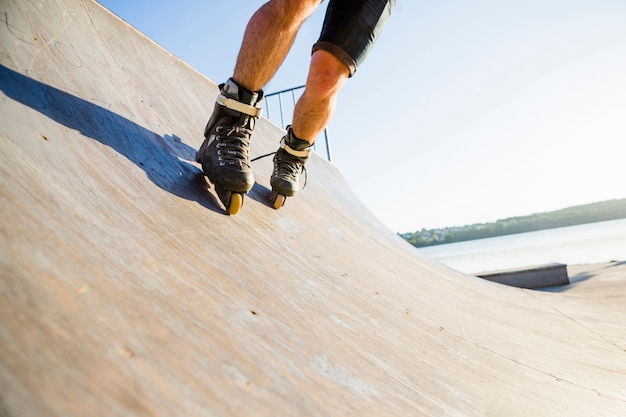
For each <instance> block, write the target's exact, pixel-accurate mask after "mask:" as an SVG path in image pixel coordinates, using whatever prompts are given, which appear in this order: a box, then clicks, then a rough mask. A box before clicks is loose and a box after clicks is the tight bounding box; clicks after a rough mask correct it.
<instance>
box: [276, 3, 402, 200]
mask: <svg viewBox="0 0 626 417" xmlns="http://www.w3.org/2000/svg"><path fill="white" fill-rule="evenodd" d="M394 4H395V0H362V1H353V0H329V4H328V8H327V10H326V17H325V18H324V25H323V27H322V33H321V34H320V38H319V40H318V41H317V43H316V44H315V45H314V46H313V51H314V52H313V56H312V58H311V66H310V69H309V76H308V78H307V83H306V88H305V91H304V93H303V95H302V96H301V97H300V99H299V100H298V102H297V103H296V108H295V110H294V117H293V123H292V126H291V127H289V128H288V129H287V134H286V135H285V136H284V137H283V139H282V141H281V144H280V148H279V149H278V151H277V152H276V156H275V157H274V171H273V172H272V176H271V178H270V183H271V185H272V195H273V201H272V205H273V206H274V208H276V209H278V208H280V207H281V206H282V205H283V204H284V202H285V199H286V197H288V196H293V195H295V194H296V193H297V192H298V190H299V188H300V185H299V177H300V173H301V172H302V171H303V169H304V164H305V163H306V161H307V159H308V156H309V154H310V152H311V147H312V144H313V141H314V140H315V137H316V136H317V135H318V134H319V133H320V132H321V131H322V130H323V129H324V127H325V126H326V124H327V123H328V121H329V120H330V117H331V115H332V113H333V111H334V109H335V104H336V98H337V94H338V93H339V90H340V89H341V87H342V86H343V84H344V83H345V81H346V80H347V79H348V78H349V77H351V76H352V75H353V74H354V72H355V71H356V69H357V67H358V66H359V64H360V63H361V62H363V60H364V59H365V57H366V56H367V54H368V52H369V50H370V49H371V47H372V45H373V44H374V41H375V39H376V38H377V37H378V35H379V34H380V31H381V29H382V27H383V24H384V23H385V21H386V19H387V18H388V17H389V15H390V13H391V9H392V7H393V5H394Z"/></svg>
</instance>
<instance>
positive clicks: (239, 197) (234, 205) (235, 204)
mask: <svg viewBox="0 0 626 417" xmlns="http://www.w3.org/2000/svg"><path fill="white" fill-rule="evenodd" d="M242 206H243V194H240V193H231V195H230V202H229V203H228V209H227V210H226V211H228V214H230V215H233V214H237V213H239V210H241V207H242Z"/></svg>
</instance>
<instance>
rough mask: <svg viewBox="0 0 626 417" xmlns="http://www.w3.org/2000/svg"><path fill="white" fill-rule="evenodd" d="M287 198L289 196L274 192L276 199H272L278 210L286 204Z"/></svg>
mask: <svg viewBox="0 0 626 417" xmlns="http://www.w3.org/2000/svg"><path fill="white" fill-rule="evenodd" d="M286 199H287V197H285V196H284V195H282V194H276V193H275V194H274V200H273V201H272V206H273V207H274V208H275V209H276V210H278V209H279V208H281V207H282V206H284V205H285V200H286Z"/></svg>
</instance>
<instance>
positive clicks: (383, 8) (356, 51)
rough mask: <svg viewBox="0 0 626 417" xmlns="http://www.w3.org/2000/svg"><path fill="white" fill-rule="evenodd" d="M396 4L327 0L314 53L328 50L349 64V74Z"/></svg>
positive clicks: (386, 0) (380, 0)
mask: <svg viewBox="0 0 626 417" xmlns="http://www.w3.org/2000/svg"><path fill="white" fill-rule="evenodd" d="M395 3H396V0H330V3H329V4H328V8H327V9H326V17H325V18H324V25H323V26H322V33H321V34H320V38H319V40H318V41H317V42H316V43H315V45H313V52H315V51H316V50H318V49H322V50H324V51H326V52H330V53H331V54H333V55H334V56H336V57H337V58H339V59H340V60H341V61H342V62H343V63H344V64H346V65H347V66H348V68H349V69H350V76H352V75H353V74H354V72H355V71H356V69H357V67H358V66H359V65H360V64H361V63H362V62H363V60H364V59H365V57H366V56H367V54H368V53H369V51H370V49H371V48H372V46H373V45H374V42H375V41H376V38H377V37H378V35H379V34H380V32H381V30H382V28H383V25H384V23H385V21H386V20H387V18H388V17H389V15H390V14H391V8H392V7H393V6H394V5H395Z"/></svg>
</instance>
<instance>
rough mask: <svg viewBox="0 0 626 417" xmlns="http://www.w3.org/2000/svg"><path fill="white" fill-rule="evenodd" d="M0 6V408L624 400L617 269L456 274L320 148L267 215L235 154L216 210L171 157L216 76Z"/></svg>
mask: <svg viewBox="0 0 626 417" xmlns="http://www.w3.org/2000/svg"><path fill="white" fill-rule="evenodd" d="M0 17H1V19H2V20H3V21H2V26H1V27H0V64H1V65H0V86H1V93H0V114H1V116H2V123H0V211H1V213H2V215H1V217H0V219H1V220H0V299H1V300H2V301H1V302H0V415H3V416H11V417H18V416H19V417H21V416H107V417H110V416H356V415H358V416H377V417H378V416H481V417H482V416H494V417H495V416H551V417H554V416H567V417H572V416H612V417H615V416H619V415H624V410H626V352H625V350H624V349H625V348H626V346H625V345H626V343H625V337H624V335H625V333H626V329H625V328H624V323H626V320H625V317H626V314H625V313H626V308H625V306H626V300H625V294H626V285H625V280H624V276H623V275H619V276H616V277H614V278H613V279H611V280H609V281H608V282H605V281H599V280H598V277H597V276H596V277H589V278H588V279H579V280H575V282H574V284H572V285H570V286H568V287H563V288H559V289H554V290H552V291H532V290H522V289H518V288H512V287H507V286H504V285H500V284H496V283H491V282H487V281H485V280H482V279H479V278H473V277H469V276H466V275H463V274H460V273H458V272H455V271H453V270H451V269H449V268H446V267H444V266H442V265H440V264H437V263H435V262H433V261H430V260H428V259H426V258H424V257H423V256H421V255H420V254H419V253H418V252H417V251H416V250H415V249H414V248H413V247H411V246H410V245H409V244H407V243H406V242H404V241H403V240H402V239H401V238H399V237H398V236H396V235H395V234H394V233H392V232H391V231H389V230H388V229H387V228H386V227H385V226H384V225H383V224H381V223H380V222H379V221H378V220H377V219H376V218H375V217H374V216H373V215H372V214H371V213H370V211H369V210H368V209H367V208H366V207H365V206H364V205H363V204H362V203H361V202H360V201H358V199H357V198H356V197H355V195H354V193H353V192H352V191H351V190H350V188H349V187H348V186H347V185H346V183H345V181H344V180H343V178H342V177H341V174H340V173H339V172H338V170H337V169H336V168H335V167H334V166H332V165H331V164H329V163H327V162H325V161H324V160H323V159H322V158H320V157H313V158H312V159H311V161H310V164H309V165H308V178H309V180H308V185H307V187H306V189H305V190H304V192H302V193H301V195H299V196H298V197H297V198H295V199H290V200H288V201H287V205H286V206H285V207H284V208H283V209H282V210H280V211H274V210H273V209H271V208H270V207H269V204H268V201H267V197H268V194H269V190H268V187H269V184H268V182H269V174H270V170H271V160H270V158H267V159H264V160H260V161H258V162H255V164H254V169H255V174H256V177H257V181H258V183H257V185H256V186H255V188H254V189H253V190H252V192H251V193H250V195H249V196H248V198H247V199H246V202H245V205H244V207H243V209H242V212H241V213H240V214H239V215H237V216H235V217H228V216H226V215H224V213H223V210H222V208H221V207H220V205H219V203H218V201H217V199H216V198H215V196H214V195H213V190H211V189H207V187H206V186H205V185H204V183H203V181H202V176H201V175H200V169H199V167H198V166H197V164H195V162H193V155H194V152H195V149H197V147H198V146H199V145H200V143H201V140H202V130H203V128H204V124H205V123H206V120H207V118H208V116H209V112H210V110H211V108H212V106H213V102H214V99H215V96H216V94H217V87H216V85H215V83H213V82H212V81H210V80H208V79H206V78H205V77H203V76H202V75H201V74H199V73H198V72H196V71H194V70H193V69H192V68H189V67H188V66H187V65H185V64H184V63H183V62H181V61H180V60H178V59H177V58H176V57H174V56H172V55H171V54H170V53H168V52H167V51H165V50H164V49H162V48H161V47H159V46H158V45H156V44H155V43H153V42H152V41H150V40H149V39H147V38H146V37H144V36H142V35H141V34H140V33H138V32H137V31H135V30H134V29H133V28H131V27H129V26H128V25H127V24H126V23H124V22H123V21H122V20H120V19H118V18H117V17H115V16H114V15H112V14H111V13H109V12H108V11H106V10H105V9H103V8H102V7H101V6H99V5H98V4H97V3H94V2H92V1H88V0H56V1H30V0H3V1H2V2H0ZM199 53H200V52H199ZM219 81H222V80H219ZM372 88H375V86H372ZM280 135H281V131H280V130H278V129H277V128H276V127H275V126H273V125H271V124H270V123H269V122H267V121H264V120H262V121H261V122H260V123H259V125H258V129H257V130H256V131H255V135H254V141H253V145H252V150H251V152H252V156H257V155H261V154H263V153H267V152H270V151H272V150H274V149H275V148H276V146H277V144H278V140H279V138H280ZM336 140H342V138H336ZM346 140H350V139H349V138H346ZM615 268H617V269H619V268H622V269H621V271H622V273H623V267H620V266H616V267H615ZM617 269H615V271H617ZM576 275H577V274H572V273H571V272H570V276H571V277H574V276H576Z"/></svg>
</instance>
